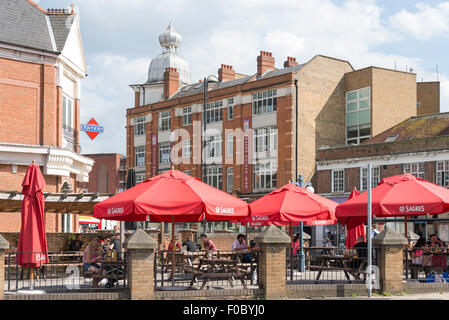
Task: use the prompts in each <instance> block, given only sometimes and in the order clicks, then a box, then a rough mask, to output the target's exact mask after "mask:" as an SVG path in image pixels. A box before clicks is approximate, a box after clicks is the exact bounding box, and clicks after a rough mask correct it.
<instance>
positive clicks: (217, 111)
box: [206, 100, 223, 123]
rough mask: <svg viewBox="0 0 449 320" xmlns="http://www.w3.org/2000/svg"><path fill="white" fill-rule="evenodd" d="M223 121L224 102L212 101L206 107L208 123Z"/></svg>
mask: <svg viewBox="0 0 449 320" xmlns="http://www.w3.org/2000/svg"><path fill="white" fill-rule="evenodd" d="M220 121H223V100H218V101H211V102H208V103H207V107H206V123H214V122H220Z"/></svg>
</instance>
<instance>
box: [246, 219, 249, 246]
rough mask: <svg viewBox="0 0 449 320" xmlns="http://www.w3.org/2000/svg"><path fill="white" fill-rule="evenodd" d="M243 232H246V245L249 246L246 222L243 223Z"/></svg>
mask: <svg viewBox="0 0 449 320" xmlns="http://www.w3.org/2000/svg"><path fill="white" fill-rule="evenodd" d="M245 233H246V245H247V246H248V247H249V238H248V235H249V234H248V222H247V223H245Z"/></svg>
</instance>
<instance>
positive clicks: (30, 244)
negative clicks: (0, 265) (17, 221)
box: [17, 163, 48, 268]
mask: <svg viewBox="0 0 449 320" xmlns="http://www.w3.org/2000/svg"><path fill="white" fill-rule="evenodd" d="M45 185H46V184H45V179H44V177H43V176H42V173H41V170H40V169H39V166H38V165H37V164H34V163H33V164H31V165H30V166H29V167H28V170H27V172H26V174H25V178H24V179H23V182H22V187H23V189H22V193H23V195H24V198H23V201H22V225H21V228H20V235H19V243H18V245H17V263H18V264H19V265H20V266H23V267H30V268H38V267H40V266H41V264H43V263H48V251H47V236H46V234H45V218H44V203H45V199H44V195H43V188H44V187H45Z"/></svg>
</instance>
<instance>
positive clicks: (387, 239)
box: [373, 228, 408, 246]
mask: <svg viewBox="0 0 449 320" xmlns="http://www.w3.org/2000/svg"><path fill="white" fill-rule="evenodd" d="M407 243H408V241H407V239H406V238H405V237H404V236H402V235H401V234H400V233H399V232H397V231H395V230H393V229H391V228H386V229H384V230H383V231H382V232H381V233H379V234H377V235H376V236H375V237H374V238H373V244H374V245H377V246H402V245H404V244H407Z"/></svg>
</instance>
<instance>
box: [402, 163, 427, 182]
mask: <svg viewBox="0 0 449 320" xmlns="http://www.w3.org/2000/svg"><path fill="white" fill-rule="evenodd" d="M404 171H405V172H406V173H410V174H412V175H414V176H415V177H417V178H421V179H425V178H426V171H425V167H424V162H416V163H405V164H404Z"/></svg>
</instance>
